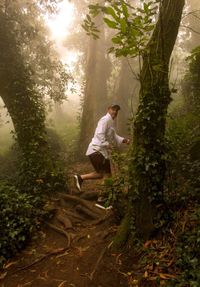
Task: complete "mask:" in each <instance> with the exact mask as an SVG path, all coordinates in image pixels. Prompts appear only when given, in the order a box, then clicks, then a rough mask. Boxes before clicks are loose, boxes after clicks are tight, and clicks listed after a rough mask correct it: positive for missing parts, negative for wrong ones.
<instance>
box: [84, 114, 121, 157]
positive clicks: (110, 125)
mask: <svg viewBox="0 0 200 287" xmlns="http://www.w3.org/2000/svg"><path fill="white" fill-rule="evenodd" d="M123 140H124V138H123V137H120V136H119V135H117V134H116V131H115V128H114V120H113V119H112V117H111V115H110V114H109V113H107V114H106V115H105V116H103V117H102V118H101V119H100V120H99V122H98V124H97V127H96V130H95V133H94V137H93V138H92V141H91V143H90V144H89V146H88V149H87V152H86V155H90V154H92V153H94V152H96V151H99V152H100V153H101V154H102V155H103V156H104V157H105V158H109V150H108V147H109V146H110V145H114V146H117V147H119V146H120V145H121V143H122V141H123Z"/></svg>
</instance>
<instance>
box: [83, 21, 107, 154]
mask: <svg viewBox="0 0 200 287" xmlns="http://www.w3.org/2000/svg"><path fill="white" fill-rule="evenodd" d="M101 22H102V19H98V23H101ZM86 65H87V66H86V87H85V93H84V99H83V100H84V101H83V112H82V118H81V131H80V140H79V153H80V155H84V154H85V152H86V149H87V146H88V144H89V142H90V141H91V138H92V136H93V133H94V130H95V127H96V124H97V121H98V120H99V118H100V117H101V116H103V114H104V113H105V112H106V108H107V79H108V76H109V61H108V59H107V58H106V47H105V35H104V30H102V31H101V37H100V39H98V40H94V39H92V38H90V39H89V48H88V55H87V63H86Z"/></svg>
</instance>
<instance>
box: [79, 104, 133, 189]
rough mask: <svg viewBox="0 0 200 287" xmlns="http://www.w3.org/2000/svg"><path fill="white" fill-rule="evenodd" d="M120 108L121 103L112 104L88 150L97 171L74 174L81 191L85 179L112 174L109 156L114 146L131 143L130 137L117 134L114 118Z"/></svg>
mask: <svg viewBox="0 0 200 287" xmlns="http://www.w3.org/2000/svg"><path fill="white" fill-rule="evenodd" d="M119 110H120V106H119V105H117V104H113V105H110V106H109V107H108V110H107V114H106V115H105V116H103V117H102V118H101V119H100V120H99V122H98V124H97V128H96V130H95V133H94V137H93V138H92V141H91V142H90V144H89V146H88V149H87V152H86V155H87V156H88V157H89V159H90V161H91V163H92V165H93V167H94V170H95V171H93V172H91V173H88V174H83V175H79V174H75V175H74V179H75V185H76V187H77V189H78V190H79V191H81V185H82V183H83V181H84V180H88V179H100V178H103V177H104V176H111V166H110V159H109V157H110V151H111V149H112V146H120V145H121V144H122V143H126V144H129V142H130V141H129V139H126V138H123V137H121V136H119V135H117V134H116V131H115V128H114V119H116V118H117V115H118V111H119Z"/></svg>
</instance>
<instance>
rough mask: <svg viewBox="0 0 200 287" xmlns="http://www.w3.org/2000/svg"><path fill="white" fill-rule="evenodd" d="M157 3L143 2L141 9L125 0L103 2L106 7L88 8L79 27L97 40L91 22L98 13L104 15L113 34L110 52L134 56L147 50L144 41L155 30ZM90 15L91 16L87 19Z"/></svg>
mask: <svg viewBox="0 0 200 287" xmlns="http://www.w3.org/2000/svg"><path fill="white" fill-rule="evenodd" d="M156 2H158V1H146V2H144V3H143V6H142V7H139V8H138V7H134V6H132V5H131V4H130V3H129V2H128V1H124V0H120V1H106V5H105V6H101V5H100V4H96V5H89V15H87V16H86V19H85V20H84V24H83V25H82V27H83V28H84V29H85V31H86V33H87V35H92V36H93V37H94V38H98V32H99V31H98V29H97V28H96V26H95V23H94V22H93V20H92V17H93V18H94V17H96V16H97V15H98V14H99V13H103V15H104V18H103V20H104V22H105V24H106V25H107V26H108V27H109V28H111V29H113V30H115V31H116V33H115V35H114V36H113V37H112V42H113V44H114V46H112V47H111V48H110V49H109V51H110V52H114V53H115V55H116V56H117V57H120V56H127V55H130V56H131V57H136V56H138V55H140V54H142V53H143V51H144V50H145V49H146V45H147V42H148V41H149V37H150V35H151V32H152V30H153V29H154V26H155V25H154V23H153V22H154V17H155V13H156V11H157V3H156ZM90 15H91V17H90Z"/></svg>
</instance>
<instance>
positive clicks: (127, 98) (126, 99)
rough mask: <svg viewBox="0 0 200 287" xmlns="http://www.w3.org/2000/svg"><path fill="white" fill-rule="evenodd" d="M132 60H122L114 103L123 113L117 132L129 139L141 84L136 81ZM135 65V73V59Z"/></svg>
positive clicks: (118, 119) (119, 117) (118, 120)
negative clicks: (131, 120) (131, 121)
mask: <svg viewBox="0 0 200 287" xmlns="http://www.w3.org/2000/svg"><path fill="white" fill-rule="evenodd" d="M128 61H130V60H128V59H126V58H122V60H121V67H120V72H119V77H118V78H117V83H116V85H115V90H114V95H113V98H114V103H117V104H119V105H120V107H121V111H120V113H119V114H118V117H117V130H118V132H119V134H120V135H122V136H124V137H128V135H129V134H130V132H129V129H130V127H129V125H128V124H130V122H129V120H130V119H131V117H132V116H133V114H134V112H135V111H136V107H137V104H138V103H137V102H138V97H137V93H138V88H139V82H138V80H136V79H134V78H135V75H134V74H133V71H132V70H131V66H130V65H131V63H130V64H129V62H128ZM132 62H133V63H134V71H135V59H134V60H133V61H132Z"/></svg>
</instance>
